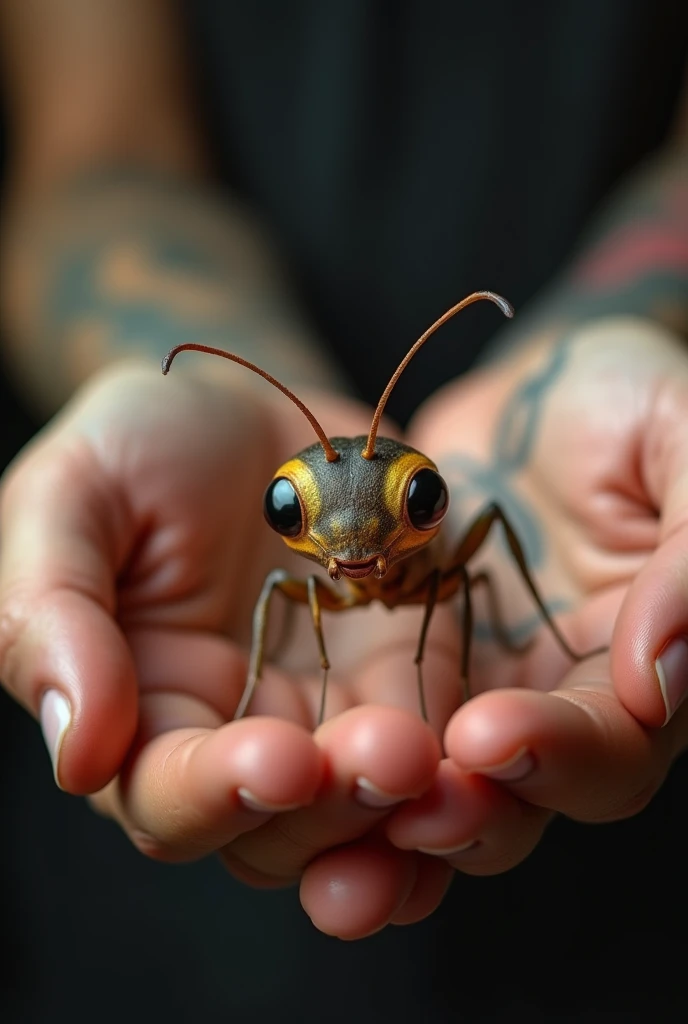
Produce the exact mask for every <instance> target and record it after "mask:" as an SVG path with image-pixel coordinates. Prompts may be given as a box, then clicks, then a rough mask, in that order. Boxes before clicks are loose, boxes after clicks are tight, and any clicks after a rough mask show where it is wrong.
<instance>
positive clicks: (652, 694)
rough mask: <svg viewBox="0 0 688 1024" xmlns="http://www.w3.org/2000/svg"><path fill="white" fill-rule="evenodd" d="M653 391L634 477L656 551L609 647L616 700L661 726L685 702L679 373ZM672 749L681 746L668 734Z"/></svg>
mask: <svg viewBox="0 0 688 1024" xmlns="http://www.w3.org/2000/svg"><path fill="white" fill-rule="evenodd" d="M680 370H681V372H679V373H675V374H673V375H671V376H669V375H667V380H666V381H665V383H664V386H663V387H662V388H661V390H659V391H658V393H657V395H656V397H655V401H654V403H653V406H652V416H651V417H650V419H649V423H648V425H647V427H646V429H644V430H643V432H642V434H641V435H640V437H639V441H638V449H639V461H640V465H639V470H638V472H639V477H640V479H641V480H642V482H643V485H644V486H645V488H646V489H647V495H648V503H649V504H650V505H651V506H652V507H654V508H655V509H657V510H658V512H659V515H658V519H657V549H656V551H655V552H654V553H653V554H652V555H651V557H650V558H649V559H648V560H647V562H646V564H645V566H644V567H643V568H642V569H641V571H640V572H639V573H638V575H637V576H636V578H635V580H634V581H633V584H632V585H631V587H630V589H629V591H628V594H627V595H626V598H625V600H624V602H623V605H622V608H621V611H620V614H619V616H618V620H617V623H616V628H615V631H614V638H613V643H612V674H613V679H614V683H615V686H616V690H617V693H618V695H619V697H620V699H621V700H622V701H623V703H624V704H625V705H626V707H627V708H628V709H629V711H631V712H632V713H633V714H634V715H635V716H636V718H638V719H640V721H642V722H644V723H645V724H646V725H650V726H661V725H665V724H666V723H667V722H669V720H670V719H671V718H672V716H673V715H674V713H675V712H676V711H677V709H678V708H679V706H680V705H681V704H682V703H683V701H684V700H685V698H686V694H688V422H687V421H686V414H685V413H686V403H687V402H688V383H687V382H686V379H685V374H684V372H683V371H684V367H683V365H682V366H681V367H680ZM671 732H672V737H673V740H674V745H675V749H676V750H677V752H678V750H680V749H683V747H685V745H686V743H687V742H688V730H687V728H686V725H685V723H684V724H683V725H681V726H680V727H678V728H672V730H671Z"/></svg>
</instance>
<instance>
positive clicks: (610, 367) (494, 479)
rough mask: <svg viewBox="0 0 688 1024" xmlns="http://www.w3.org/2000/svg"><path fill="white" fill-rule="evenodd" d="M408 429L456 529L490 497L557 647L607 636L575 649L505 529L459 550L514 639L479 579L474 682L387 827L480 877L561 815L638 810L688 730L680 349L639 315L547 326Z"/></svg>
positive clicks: (516, 855) (685, 360) (517, 856)
mask: <svg viewBox="0 0 688 1024" xmlns="http://www.w3.org/2000/svg"><path fill="white" fill-rule="evenodd" d="M411 443H415V444H416V445H417V446H419V447H422V448H423V450H425V451H427V452H428V453H429V454H431V455H432V456H433V457H434V458H435V459H436V460H437V461H438V463H439V466H440V469H441V470H443V471H444V473H445V476H446V477H447V479H448V481H449V482H450V483H451V489H452V492H453V497H454V503H453V512H452V514H453V517H454V518H453V521H452V524H451V527H450V528H451V529H453V530H454V534H455V536H458V535H459V534H460V532H461V530H462V529H465V527H466V524H467V523H468V522H469V521H470V518H471V516H472V515H474V514H475V513H476V511H477V510H478V509H479V508H480V506H481V505H484V504H485V503H487V502H488V501H493V500H496V501H498V502H499V503H500V504H501V505H502V507H503V508H504V510H505V512H506V513H507V515H508V516H509V518H510V521H511V523H512V525H513V526H514V528H515V529H516V531H517V533H519V535H520V537H521V539H522V540H523V542H524V545H525V548H526V552H527V555H528V560H529V564H530V566H531V569H532V575H533V577H534V579H535V581H536V583H537V585H538V586H539V588H540V591H541V593H542V594H543V595H544V597H545V599H546V602H547V604H548V605H549V607H550V609H551V610H552V614H553V616H554V618H555V619H556V621H557V623H558V624H559V626H560V628H561V631H562V633H563V634H564V636H565V637H566V638H567V640H568V641H569V643H570V644H571V646H572V647H573V648H574V649H575V650H576V651H578V652H581V653H583V652H586V651H591V650H593V649H596V648H600V647H603V648H604V647H607V648H608V652H607V653H603V654H597V655H595V656H594V657H591V658H588V659H584V660H582V661H580V662H578V663H573V664H572V662H571V660H570V659H568V658H567V657H566V655H565V653H564V652H563V651H562V650H561V648H560V647H559V646H558V645H557V643H556V641H555V639H554V638H553V636H552V633H551V631H550V630H548V629H547V627H546V626H545V625H543V624H542V621H541V619H539V617H538V615H537V612H536V611H535V609H534V608H533V604H532V601H531V599H530V597H529V595H528V593H527V590H526V588H525V586H524V583H523V579H522V577H521V576H520V574H519V572H518V570H517V568H516V566H515V564H514V561H513V559H511V558H510V556H509V553H508V550H507V546H506V545H505V544H503V543H500V538H499V536H495V538H494V539H493V542H491V543H489V544H486V545H485V550H484V552H483V553H481V554H480V555H479V556H478V557H476V559H475V565H473V564H471V566H470V568H471V569H472V570H474V571H475V569H476V568H480V569H483V568H486V569H487V570H488V571H489V572H490V573H491V574H492V577H493V579H494V581H495V585H496V586H495V589H496V592H497V595H498V597H499V601H500V604H501V608H502V614H503V618H504V620H505V622H506V624H507V626H508V627H509V628H510V631H511V634H512V638H513V640H514V641H516V642H519V643H521V644H522V646H523V648H524V649H523V650H522V652H521V653H520V654H513V653H510V652H508V651H506V650H505V649H504V648H501V647H500V645H499V644H498V643H497V642H496V638H495V635H494V631H493V630H491V629H490V614H491V613H490V609H489V606H487V605H486V603H481V600H480V595H479V594H478V593H477V592H476V603H477V604H478V607H479V616H478V624H477V642H476V644H475V649H474V652H473V657H472V659H471V660H472V664H471V685H472V692H473V694H476V696H475V698H474V699H472V700H470V701H469V702H468V703H467V704H465V705H464V706H463V707H461V708H460V709H459V710H458V711H457V712H456V713H455V714H454V715H453V717H452V719H451V721H450V722H449V725H448V727H447V730H446V733H445V739H444V742H445V751H446V759H445V760H444V761H443V763H442V764H441V766H440V769H439V771H438V775H437V777H436V780H435V782H434V783H433V786H432V787H430V789H429V790H428V791H427V792H426V793H425V794H424V795H423V796H422V797H421V798H420V799H419V800H417V801H415V802H414V803H412V804H408V805H406V806H404V807H403V808H401V809H399V810H397V811H396V812H395V813H394V815H393V816H392V818H391V819H390V820H389V822H388V823H387V826H386V834H387V836H388V837H389V838H390V840H391V841H392V842H393V843H394V844H395V845H396V846H398V847H399V848H400V849H403V850H424V851H427V852H429V853H430V854H434V855H435V856H436V857H437V858H438V859H440V860H444V861H445V863H449V864H451V865H452V866H454V867H455V868H457V869H459V870H462V871H466V872H469V873H473V874H490V873H494V872H498V871H502V870H505V869H507V868H509V867H510V866H512V865H514V864H516V863H518V862H519V861H520V860H522V859H523V858H524V857H525V856H526V855H527V854H528V853H529V852H530V851H531V850H532V849H533V847H534V846H535V845H536V844H537V843H538V841H539V840H540V838H541V836H542V833H543V831H544V829H545V828H546V826H547V823H548V822H549V821H550V819H551V818H552V816H553V814H554V813H556V812H560V813H563V814H566V815H568V816H570V817H571V818H574V819H577V820H580V821H587V822H602V821H612V820H614V819H618V818H623V817H626V816H630V815H632V814H635V813H636V812H638V811H640V810H641V809H642V808H643V807H644V806H645V805H646V804H647V803H648V801H649V800H650V799H651V797H652V795H653V794H654V793H655V792H656V790H657V789H658V787H659V786H660V785H661V784H662V781H663V780H664V778H665V776H666V774H667V772H668V770H669V768H670V766H671V763H672V760H673V759H674V758H675V757H676V756H677V755H678V754H679V753H680V752H681V751H682V750H683V749H684V748H685V747H686V745H688V704H685V705H683V706H682V702H683V699H684V697H685V695H686V692H687V691H688V356H687V355H686V353H685V347H684V346H683V345H682V344H679V342H678V341H677V340H676V339H674V338H673V337H672V336H671V335H668V334H666V333H665V332H663V331H660V330H659V329H658V328H656V327H654V326H653V325H651V324H649V323H645V322H642V321H636V320H610V321H606V322H605V321H600V322H596V323H594V324H590V325H588V326H586V327H585V328H581V329H580V330H577V331H576V332H574V333H572V334H571V335H569V336H568V337H567V338H566V339H565V340H564V341H563V342H561V341H559V342H554V341H552V340H550V339H547V338H542V339H541V340H540V341H538V342H537V343H533V344H532V345H530V346H529V347H528V348H526V349H523V350H521V351H519V352H516V353H515V354H514V355H513V356H512V357H511V358H507V359H505V360H503V361H502V362H500V363H497V364H495V365H493V366H489V367H487V368H485V369H483V370H481V371H479V372H476V373H474V374H471V375H470V376H468V377H467V378H465V379H464V380H463V381H462V382H459V383H457V384H453V385H450V386H448V387H447V388H446V389H444V390H443V392H441V393H440V394H438V395H437V396H435V398H434V399H432V400H431V401H430V402H429V403H428V405H427V406H426V407H425V408H424V409H423V410H421V412H420V414H419V415H418V417H417V419H416V422H415V425H414V430H413V432H412V434H411ZM495 533H496V534H499V529H498V528H496V529H495ZM483 596H484V595H483Z"/></svg>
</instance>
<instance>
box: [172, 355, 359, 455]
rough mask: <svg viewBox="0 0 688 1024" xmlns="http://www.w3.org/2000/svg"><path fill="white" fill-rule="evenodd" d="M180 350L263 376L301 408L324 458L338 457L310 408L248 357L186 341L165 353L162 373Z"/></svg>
mask: <svg viewBox="0 0 688 1024" xmlns="http://www.w3.org/2000/svg"><path fill="white" fill-rule="evenodd" d="M180 352H208V353H209V354H210V355H211V356H222V357H223V359H230V360H231V361H232V362H233V363H239V365H240V366H245V367H246V369H247V370H253V372H254V373H257V374H258V376H259V377H263V378H264V379H265V380H267V381H269V382H270V384H273V385H274V386H275V387H276V388H277V390H278V391H281V392H282V394H283V395H286V396H287V398H290V399H291V401H292V402H293V403H294V405H295V406H296V407H297V409H300V410H301V412H302V413H303V415H304V416H305V417H306V419H307V420H308V422H309V423H310V425H311V426H312V427H313V430H314V431H315V432H316V434H317V435H318V440H319V441H320V444H321V445H322V447H323V451H324V452H325V458H326V459H327V461H328V462H336V461H337V460H338V459H339V453H338V452H336V451H335V450H334V448H333V447H332V445H331V444H330V442H329V440H328V438H327V434H326V433H325V431H324V430H323V428H322V427H321V426H320V424H319V423H318V421H317V420H316V418H315V416H314V415H313V413H312V412H311V411H310V409H309V408H308V407H307V406H305V405H304V404H303V402H302V401H301V399H300V398H297V397H296V395H295V394H294V393H293V392H292V391H290V390H289V388H288V387H285V385H284V384H281V383H280V382H279V381H278V380H276V379H275V378H274V377H272V376H271V375H270V374H269V373H267V372H266V371H265V370H261V368H260V367H259V366H255V365H254V364H253V363H249V361H248V359H242V358H241V356H235V355H234V353H233V352H225V350H224V349H222V348H211V346H210V345H197V344H195V343H192V342H188V343H186V344H185V345H177V346H176V347H175V348H173V349H171V350H170V351H169V352H168V353H167V355H166V356H165V358H164V359H163V361H162V372H163V374H165V375H166V374H168V373H169V372H170V367H171V366H172V360H173V359H174V358H175V356H177V355H179V353H180Z"/></svg>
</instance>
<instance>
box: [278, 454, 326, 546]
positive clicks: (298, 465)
mask: <svg viewBox="0 0 688 1024" xmlns="http://www.w3.org/2000/svg"><path fill="white" fill-rule="evenodd" d="M278 477H286V478H287V480H289V481H290V483H291V484H292V486H293V487H294V490H295V491H296V493H297V495H298V498H299V502H300V504H301V513H302V515H303V531H302V534H301V536H300V537H295V538H292V537H283V538H282V539H283V540H284V541H285V543H286V544H288V545H289V547H290V548H292V550H293V551H298V553H299V554H300V555H305V556H307V557H308V556H310V557H311V558H318V557H319V555H320V554H321V551H320V548H319V547H318V546H317V544H315V543H314V542H313V541H312V540H311V538H310V537H309V536H308V530H309V524H310V523H313V522H315V520H316V519H317V518H318V516H319V515H320V510H321V508H322V501H321V499H320V491H319V490H318V484H317V481H316V479H315V476H314V475H313V471H312V470H311V469H310V467H309V466H307V465H306V463H305V462H304V461H303V459H289V461H288V462H285V463H284V465H283V466H280V468H279V469H278V470H277V472H276V473H275V475H274V477H273V480H276V479H277V478H278Z"/></svg>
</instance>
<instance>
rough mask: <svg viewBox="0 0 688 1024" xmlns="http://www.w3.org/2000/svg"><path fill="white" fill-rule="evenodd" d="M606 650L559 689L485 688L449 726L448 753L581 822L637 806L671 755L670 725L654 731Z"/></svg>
mask: <svg viewBox="0 0 688 1024" xmlns="http://www.w3.org/2000/svg"><path fill="white" fill-rule="evenodd" d="M601 662H603V659H597V660H596V664H597V671H598V672H599V673H600V675H599V677H598V678H597V680H596V679H595V677H594V674H593V673H594V672H595V668H594V667H593V664H592V663H590V664H587V665H580V666H578V667H577V668H576V669H575V670H574V671H573V672H572V673H571V674H570V676H569V677H568V678H567V681H566V686H565V688H563V689H561V690H559V691H554V692H553V693H539V692H535V691H526V690H503V691H494V692H491V693H486V694H483V695H481V696H480V697H477V698H476V699H475V700H473V701H471V702H470V703H469V704H468V705H466V707H465V708H463V709H462V710H461V711H459V712H458V713H457V714H456V715H455V716H454V718H453V719H452V721H451V722H450V723H449V726H448V728H447V732H446V737H445V744H446V750H447V754H448V756H449V757H450V758H451V759H452V760H453V762H454V763H455V764H456V765H457V766H459V767H460V768H461V769H463V770H464V771H466V772H477V773H480V774H482V775H484V776H487V777H488V778H490V779H493V780H495V781H497V782H499V783H500V784H501V785H502V786H504V787H508V789H509V790H510V791H511V792H512V793H513V794H515V795H517V796H518V797H519V798H520V799H522V800H525V801H528V802H529V803H531V804H534V805H536V806H538V807H543V808H548V809H551V810H554V811H560V812H562V813H564V814H567V815H568V816H570V817H572V818H577V819H579V820H583V821H611V820H614V819H617V818H623V817H627V816H629V815H631V814H635V813H637V812H638V811H639V810H640V809H641V808H642V807H644V806H645V805H646V804H647V803H648V801H649V800H650V798H651V797H652V795H653V794H654V793H655V792H656V790H657V789H658V787H659V786H660V785H661V783H662V781H663V779H664V777H665V775H666V772H667V770H668V767H669V764H670V757H671V751H670V744H669V742H668V737H667V736H666V734H664V733H662V732H658V731H651V730H647V729H646V728H645V727H644V726H643V725H642V724H641V723H639V722H638V721H637V720H636V719H635V718H634V717H633V715H631V714H630V712H628V711H627V710H626V708H625V707H624V706H623V705H622V704H621V703H620V702H619V700H618V699H617V698H616V696H615V695H614V693H613V691H612V688H611V683H610V681H609V679H608V676H607V677H605V674H604V673H605V671H606V670H605V667H604V664H603V663H601Z"/></svg>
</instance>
